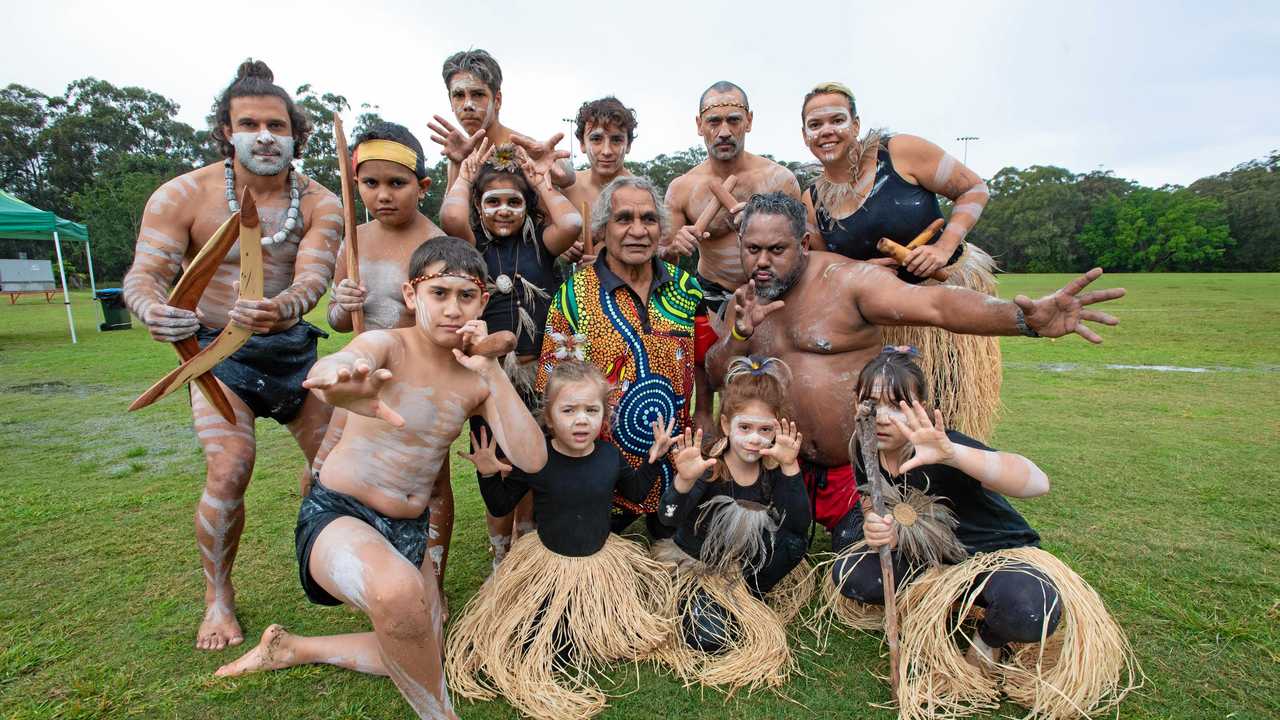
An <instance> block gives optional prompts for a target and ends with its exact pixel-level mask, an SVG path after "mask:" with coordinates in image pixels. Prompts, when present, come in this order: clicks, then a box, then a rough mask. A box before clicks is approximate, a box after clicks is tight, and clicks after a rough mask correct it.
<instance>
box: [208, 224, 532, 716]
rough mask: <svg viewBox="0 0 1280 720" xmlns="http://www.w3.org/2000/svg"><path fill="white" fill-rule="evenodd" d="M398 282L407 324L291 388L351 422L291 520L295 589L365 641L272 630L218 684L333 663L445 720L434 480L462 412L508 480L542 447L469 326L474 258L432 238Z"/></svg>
mask: <svg viewBox="0 0 1280 720" xmlns="http://www.w3.org/2000/svg"><path fill="white" fill-rule="evenodd" d="M409 277H410V279H409V280H408V282H406V283H405V284H404V286H403V288H402V290H403V293H404V300H405V305H406V306H408V308H409V311H410V312H412V313H413V314H414V318H415V324H414V325H413V326H412V327H407V328H397V329H392V330H374V331H370V332H366V333H364V334H363V335H361V336H359V337H358V338H356V339H355V340H353V341H352V342H351V344H349V345H347V346H346V347H345V348H344V349H343V350H342V351H341V352H338V353H335V354H333V355H330V356H328V357H326V358H324V359H322V360H320V361H319V362H317V363H316V365H315V367H313V368H312V369H311V372H310V373H309V374H308V376H307V380H306V381H305V382H304V383H303V385H304V386H305V387H307V388H310V389H312V390H315V391H316V393H317V394H319V395H320V397H321V398H322V399H323V400H324V401H325V402H327V403H330V404H332V405H334V406H336V407H341V408H345V409H347V410H348V411H349V412H350V413H351V415H350V416H349V418H348V420H347V426H346V429H345V431H344V432H343V435H342V439H341V440H340V441H339V442H338V444H337V445H336V446H335V447H334V449H333V451H332V452H331V453H330V454H329V457H328V458H327V459H326V461H325V463H324V467H323V468H322V469H321V471H320V476H319V479H318V481H317V482H316V484H315V487H314V488H313V489H312V490H311V493H310V494H309V495H307V497H306V498H305V499H304V500H303V502H302V507H301V509H300V510H299V512H298V526H297V530H296V541H297V554H298V570H299V575H300V577H301V580H302V587H303V590H305V591H306V594H307V597H308V598H309V599H310V600H311V601H312V602H314V603H317V604H321V605H338V604H341V603H346V604H348V605H350V606H352V607H354V608H357V609H359V610H360V611H362V612H364V613H365V614H366V615H368V616H369V619H370V620H371V621H372V622H373V632H368V633H354V634H349V635H333V636H327V637H301V636H296V635H291V634H289V633H287V632H285V630H284V628H283V627H281V626H279V625H272V626H270V627H268V628H267V629H266V631H264V632H263V634H262V641H261V642H260V643H259V644H258V646H257V647H255V648H254V649H253V650H251V651H249V652H248V653H247V654H245V655H244V656H243V657H241V658H240V659H239V660H237V661H235V662H233V663H230V664H228V665H224V666H223V667H221V668H219V669H218V671H217V675H219V676H222V677H227V676H234V675H240V674H244V673H248V672H253V671H256V670H277V669H280V668H285V667H291V666H293V665H301V664H305V663H327V664H330V665H338V666H340V667H345V668H350V669H352V670H357V671H359V672H365V673H372V674H377V675H389V676H391V679H392V680H393V681H395V684H396V687H398V688H399V689H400V694H401V695H403V696H404V698H405V700H407V701H408V702H409V704H410V705H411V706H412V707H413V709H414V711H415V712H417V714H418V716H419V717H423V718H428V717H429V718H453V717H455V715H454V712H453V708H452V707H451V705H450V703H449V697H448V693H447V691H446V690H445V680H444V671H443V669H442V666H441V658H440V652H441V638H442V629H441V625H442V620H441V603H440V598H439V591H438V588H437V584H436V582H435V579H434V576H433V571H432V567H431V564H430V560H429V559H426V560H424V557H425V554H426V544H427V527H428V525H427V521H428V517H427V516H428V514H429V512H428V509H427V507H428V506H427V503H428V500H429V499H430V497H431V486H432V483H433V482H434V480H435V477H436V471H437V470H438V469H439V467H440V465H441V464H442V463H444V462H447V460H448V454H449V446H450V444H451V443H452V442H453V440H454V439H455V438H456V437H458V433H459V432H461V430H462V425H463V423H464V422H466V420H467V418H468V417H469V416H470V415H472V414H473V413H477V414H479V415H481V416H483V417H484V419H485V422H486V423H488V424H489V427H490V428H492V431H493V436H494V438H495V439H496V441H497V443H498V445H499V446H500V447H501V448H502V450H503V452H504V453H506V456H507V458H508V460H509V462H510V463H511V464H512V465H515V466H516V467H518V468H520V469H521V470H524V471H525V472H528V473H536V472H537V471H539V470H541V469H542V466H543V465H544V464H546V462H547V450H546V445H545V443H544V441H543V439H542V433H541V432H540V430H539V427H538V423H537V421H535V420H534V419H533V416H532V415H530V414H529V410H528V409H527V408H526V407H525V405H524V403H523V402H522V401H521V400H520V397H519V395H517V394H516V391H515V388H513V387H512V386H511V382H510V380H508V379H507V376H506V374H505V373H504V372H503V371H502V367H501V366H500V365H499V364H498V361H497V360H495V359H494V357H495V356H499V355H501V354H505V353H506V352H508V351H510V349H511V347H510V345H511V344H512V343H513V341H514V338H512V337H511V336H510V335H509V334H504V335H505V340H506V342H505V343H504V342H503V339H504V338H499V337H497V336H493V337H490V336H489V335H488V332H487V330H486V328H485V324H484V322H483V321H481V320H479V319H478V318H479V317H480V314H481V312H483V310H484V307H485V303H486V302H487V301H488V299H489V296H488V294H487V293H486V292H485V291H484V282H485V264H484V259H483V258H482V257H481V256H480V254H479V253H478V252H476V250H475V248H473V247H471V245H469V244H468V243H467V242H465V241H463V240H459V239H458V238H453V237H439V238H433V239H431V240H428V241H427V242H425V243H423V244H422V246H421V247H419V248H418V249H417V250H416V251H415V252H414V254H413V258H412V259H411V260H410V263H409ZM500 345H501V346H502V347H497V346H500ZM490 346H494V347H492V348H491V347H490Z"/></svg>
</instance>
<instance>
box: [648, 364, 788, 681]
mask: <svg viewBox="0 0 1280 720" xmlns="http://www.w3.org/2000/svg"><path fill="white" fill-rule="evenodd" d="M790 380H791V371H790V369H788V368H787V366H786V364H785V363H783V362H782V361H781V360H778V359H775V358H754V357H753V358H735V359H734V360H733V361H732V362H731V363H730V365H729V370H728V373H727V374H726V381H725V386H724V389H723V391H722V393H721V405H720V417H721V420H720V424H721V430H722V431H723V432H724V436H725V437H724V439H723V440H721V441H720V442H719V443H717V444H716V446H715V447H714V448H712V450H711V451H710V453H709V455H710V457H709V458H707V459H703V456H702V450H701V441H702V431H701V430H699V431H698V432H697V433H696V434H695V433H693V432H692V431H691V430H689V429H686V430H685V432H684V435H683V436H682V437H681V438H679V439H678V440H677V441H676V455H675V465H676V472H677V478H676V480H675V481H674V482H673V483H672V485H671V487H669V488H668V489H667V490H666V492H665V493H664V494H663V497H662V504H661V507H660V511H659V517H660V518H661V519H662V521H663V522H664V523H665V524H667V525H670V526H672V527H675V528H676V533H675V536H674V538H673V539H672V540H665V541H661V542H659V543H657V544H656V545H655V546H654V555H655V557H657V558H658V559H660V560H662V561H664V562H665V563H666V564H667V565H668V567H669V568H670V570H671V572H672V574H673V576H674V577H675V595H674V597H673V599H672V607H671V611H672V614H673V615H675V616H677V617H678V618H679V623H680V625H679V627H678V628H677V629H676V631H675V632H674V633H673V635H672V637H671V639H670V640H669V641H668V642H667V644H666V645H665V646H664V647H663V649H662V652H661V659H662V660H663V661H664V662H665V663H667V664H669V665H670V666H671V667H672V668H673V669H674V670H675V671H676V673H677V674H678V675H680V676H681V677H682V678H683V679H685V680H686V681H687V682H700V683H702V684H704V685H711V686H729V687H741V686H746V687H749V688H755V687H758V686H761V685H765V686H773V687H776V686H778V685H781V684H782V683H783V682H784V681H785V680H786V678H787V675H788V674H789V672H790V671H791V669H792V668H793V666H794V661H793V659H792V657H791V652H790V649H789V648H788V647H787V635H786V630H785V626H786V623H787V622H788V621H790V620H791V619H792V618H793V617H794V616H795V615H796V613H797V612H798V611H799V610H800V608H801V607H802V606H803V605H804V604H805V603H807V602H808V599H809V597H810V595H811V594H812V592H813V583H812V582H811V579H810V578H811V575H810V573H809V572H808V571H807V566H806V565H804V555H805V551H806V549H807V547H808V539H807V533H808V529H809V523H810V522H811V510H810V506H809V499H808V496H807V494H806V492H805V488H804V481H803V479H802V476H801V473H800V465H799V463H798V460H797V454H798V453H799V450H800V441H801V436H800V433H799V432H797V431H796V427H795V423H792V422H790V421H788V420H787V419H785V418H786V416H787V415H789V414H790V413H789V409H788V403H787V401H786V396H787V385H788V384H789V382H790Z"/></svg>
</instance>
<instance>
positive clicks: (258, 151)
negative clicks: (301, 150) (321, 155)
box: [231, 129, 293, 175]
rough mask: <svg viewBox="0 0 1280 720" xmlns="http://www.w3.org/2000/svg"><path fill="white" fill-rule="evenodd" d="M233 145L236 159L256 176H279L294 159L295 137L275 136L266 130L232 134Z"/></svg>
mask: <svg viewBox="0 0 1280 720" xmlns="http://www.w3.org/2000/svg"><path fill="white" fill-rule="evenodd" d="M231 144H232V145H234V146H235V148H236V159H237V160H239V161H240V164H241V165H243V166H244V169H245V170H248V171H249V172H251V173H253V174H254V175H279V174H280V173H281V172H283V171H284V169H285V168H286V167H288V165H289V159H290V158H292V157H293V136H292V135H273V134H272V133H270V132H268V131H267V130H266V129H263V130H261V131H259V132H256V133H253V132H238V133H232V134H231Z"/></svg>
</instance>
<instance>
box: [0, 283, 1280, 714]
mask: <svg viewBox="0 0 1280 720" xmlns="http://www.w3.org/2000/svg"><path fill="white" fill-rule="evenodd" d="M1064 279H1065V276H1049V275H1033V276H1007V277H1005V278H1003V282H1002V294H1004V295H1005V296H1009V295H1011V294H1013V293H1015V292H1026V293H1028V294H1032V295H1037V294H1041V293H1043V292H1046V291H1049V290H1051V289H1053V288H1056V287H1058V286H1059V285H1060V284H1061V283H1062V282H1063V281H1064ZM1100 284H1102V285H1104V286H1114V285H1119V284H1123V285H1125V286H1126V287H1128V288H1129V291H1130V295H1129V297H1128V298H1126V299H1124V300H1122V301H1120V302H1119V303H1114V304H1113V305H1114V307H1113V308H1111V309H1112V311H1113V312H1114V313H1115V314H1116V315H1118V316H1119V317H1120V318H1121V319H1122V321H1123V324H1122V325H1121V326H1120V327H1119V328H1115V329H1109V330H1106V331H1105V332H1104V335H1105V337H1106V339H1107V342H1106V344H1105V345H1103V346H1101V347H1092V346H1089V345H1088V344H1087V343H1085V342H1083V341H1082V340H1081V339H1079V338H1073V339H1064V340H1059V341H1056V342H1049V341H1044V340H1025V339H1006V340H1005V341H1004V350H1005V359H1006V369H1005V389H1004V402H1005V405H1006V409H1005V413H1004V416H1003V420H1002V421H1001V422H1000V424H999V426H998V431H997V434H996V437H995V441H994V442H995V444H996V445H997V446H998V447H1002V448H1008V449H1014V450H1017V451H1018V452H1022V453H1024V454H1026V455H1028V456H1029V457H1032V458H1034V459H1035V460H1036V461H1037V462H1038V463H1040V465H1041V466H1042V467H1043V468H1045V470H1046V471H1047V472H1048V474H1049V476H1050V478H1051V479H1052V480H1053V491H1052V493H1051V494H1050V495H1048V496H1046V497H1043V498H1039V499H1036V500H1032V501H1027V502H1019V503H1017V504H1018V507H1019V508H1020V509H1021V510H1022V511H1023V512H1024V513H1025V514H1026V515H1027V517H1028V518H1029V519H1030V521H1031V522H1032V524H1033V525H1035V526H1036V527H1037V528H1038V529H1039V530H1040V532H1041V534H1042V535H1043V537H1044V542H1045V546H1046V548H1047V549H1049V550H1051V551H1053V552H1055V553H1057V554H1058V555H1059V556H1061V557H1062V558H1063V559H1064V560H1066V561H1067V562H1068V563H1069V564H1070V565H1072V567H1074V568H1075V569H1076V570H1077V571H1078V572H1079V573H1080V574H1081V575H1083V576H1084V577H1085V578H1086V579H1087V580H1089V582H1091V583H1092V584H1093V585H1094V587H1096V588H1097V589H1098V591H1099V592H1100V593H1101V594H1102V596H1103V597H1104V598H1105V600H1106V601H1107V603H1108V606H1109V607H1110V609H1111V611H1112V612H1113V613H1114V614H1115V616H1116V617H1117V618H1118V619H1119V621H1120V623H1121V625H1123V626H1124V628H1125V629H1126V630H1127V631H1128V633H1129V635H1130V637H1131V639H1132V641H1133V643H1134V646H1135V648H1136V650H1137V652H1138V655H1139V657H1140V660H1141V662H1142V664H1143V667H1144V669H1145V670H1146V673H1147V676H1148V682H1147V685H1146V686H1145V687H1144V688H1143V689H1142V690H1141V691H1139V692H1138V693H1136V694H1134V695H1132V696H1131V697H1130V698H1129V699H1128V700H1127V701H1126V702H1125V703H1124V705H1123V706H1122V707H1121V708H1120V715H1121V716H1122V717H1139V718H1175V717H1176V718H1209V717H1213V718H1219V717H1233V718H1268V717H1276V716H1280V630H1278V629H1277V628H1278V625H1280V564H1278V562H1277V552H1278V551H1280V539H1278V536H1277V529H1278V528H1280V522H1278V521H1277V518H1280V500H1278V499H1277V494H1278V493H1280V483H1277V481H1276V468H1277V467H1278V466H1280V450H1278V448H1280V442H1278V441H1280V412H1278V411H1280V402H1278V401H1277V390H1278V389H1280V350H1277V347H1280V278H1278V277H1277V276H1275V275H1145V276H1134V275H1130V276H1118V277H1111V276H1108V277H1106V278H1104V280H1103V281H1102V282H1101V283H1100ZM74 309H75V312H76V316H77V323H78V329H79V332H80V338H81V342H80V344H79V345H76V346H72V345H71V344H70V342H69V340H68V337H67V331H66V323H65V317H64V315H63V313H62V308H61V307H60V306H58V305H45V304H44V303H43V302H36V301H32V300H30V299H26V300H24V301H23V302H22V303H20V304H19V305H17V306H8V305H4V304H0V458H2V459H3V463H0V488H3V493H0V498H2V501H0V538H3V548H4V549H3V551H2V552H0V716H4V717H8V718H122V717H146V718H152V717H178V718H205V717H209V718H213V717H219V718H221V717H234V718H300V717H317V718H319V717H325V718H329V717H339V718H403V717H408V716H409V712H408V710H407V708H406V706H405V705H404V704H403V703H402V701H401V700H400V698H399V696H398V694H397V693H396V691H395V689H394V687H393V686H392V685H391V683H390V682H389V681H387V680H385V679H383V678H375V677H366V676H361V675H358V674H356V673H351V672H347V671H343V670H338V669H335V668H329V667H302V668H295V669H291V670H288V671H284V672H277V673H265V674H259V675H255V676H251V677H246V678H242V679H238V680H234V681H223V680H215V679H214V678H213V677H212V672H213V670H214V669H215V668H216V667H217V666H218V665H220V664H222V663H224V662H226V661H228V660H230V659H232V658H234V657H236V656H238V655H239V654H240V653H241V652H242V651H243V649H242V648H236V649H230V650H226V651H223V652H219V653H200V652H197V651H195V650H194V649H193V648H192V639H193V632H194V629H195V624H196V622H197V621H198V619H199V617H200V614H201V602H200V598H201V589H202V578H201V572H200V567H199V565H198V563H197V562H196V552H195V547H194V543H193V541H192V520H191V517H192V507H193V504H194V502H195V500H196V498H197V497H198V495H199V493H200V487H201V483H202V479H203V468H202V464H201V457H200V453H199V450H198V447H197V445H196V441H195V438H194V435H193V434H192V432H191V430H190V423H189V415H188V409H187V407H186V405H185V403H184V402H183V401H182V400H180V399H176V398H171V399H167V400H165V401H162V402H161V403H159V404H158V405H156V406H154V407H152V408H149V409H147V410H145V411H143V412H139V413H133V414H127V413H125V407H126V406H127V405H128V403H129V401H130V400H132V398H133V397H135V396H136V395H137V394H138V393H139V392H141V391H142V390H143V389H144V388H145V387H146V386H147V385H148V384H149V383H150V382H151V381H152V380H154V379H155V378H157V377H159V376H160V375H161V374H163V373H164V372H165V371H166V370H168V369H169V368H170V367H171V366H172V362H173V357H172V354H171V353H170V352H168V351H167V350H166V349H164V348H162V347H160V346H159V345H156V344H155V343H152V342H150V341H149V340H148V339H147V336H146V334H145V332H144V331H143V330H142V329H141V328H139V327H137V326H136V323H135V327H134V329H133V330H131V331H127V332H111V333H98V332H97V331H96V323H97V322H98V320H99V318H98V309H97V308H96V307H95V306H94V305H93V303H92V302H91V301H90V300H89V299H88V297H87V294H86V293H81V294H78V295H77V296H76V297H75V299H74ZM317 315H318V314H317ZM321 322H322V321H320V320H319V319H317V324H320V323H321ZM342 342H343V338H342V336H336V335H335V337H334V338H331V339H330V340H328V341H325V342H324V344H323V346H322V350H323V351H325V352H331V351H333V350H334V349H336V348H338V347H340V346H341V344H342ZM1107 365H1168V366H1178V367H1198V368H1206V369H1207V371H1206V372H1201V373H1193V372H1159V371H1144V370H1132V369H1109V368H1107V367H1106V366H1107ZM259 441H260V448H261V450H260V454H259V459H258V464H257V470H256V472H255V477H254V481H253V483H252V485H251V486H250V490H249V494H248V498H247V506H248V528H247V531H246V532H245V536H244V540H243V542H242V544H241V551H240V560H239V562H238V563H237V566H236V573H235V578H236V580H237V584H238V587H239V591H240V619H241V622H242V623H243V624H244V627H245V631H246V633H247V636H248V637H249V643H250V644H251V643H252V642H253V641H254V640H256V636H257V634H258V633H260V632H261V631H262V629H263V628H264V627H265V626H266V625H267V624H269V623H271V622H281V623H283V624H284V625H285V626H287V627H289V628H290V629H291V630H293V631H296V632H300V633H308V634H313V633H330V632H350V631H357V630H362V629H364V628H365V627H366V626H365V621H364V620H363V618H361V617H360V616H357V615H354V614H352V613H350V612H347V611H345V610H342V609H325V608H320V607H317V606H312V605H310V604H308V603H307V601H306V600H305V599H304V598H303V596H302V593H301V591H300V589H299V587H298V581H297V572H296V565H295V560H294V555H293V533H292V528H293V523H294V519H295V515H296V510H297V503H298V497H297V490H296V478H297V475H298V471H299V468H300V467H301V456H300V453H299V452H298V450H297V448H296V446H295V445H294V444H293V441H292V440H291V439H290V438H289V436H288V434H287V432H285V431H284V430H282V429H280V428H276V427H273V426H272V424H270V423H260V425H259ZM454 487H455V490H456V494H457V502H458V513H457V516H458V521H457V528H456V531H455V535H454V545H453V552H452V555H451V558H450V563H449V576H448V595H449V600H450V604H451V606H452V607H453V608H454V609H455V610H456V609H460V608H461V607H462V605H463V603H464V602H465V601H466V599H467V598H468V597H469V596H470V595H471V594H472V593H473V592H475V590H476V588H477V587H478V586H479V584H480V582H481V581H482V580H483V578H484V575H485V573H486V571H487V569H488V565H489V559H488V555H487V553H486V546H487V541H486V535H485V532H484V529H483V522H482V521H481V503H480V499H479V496H478V493H477V492H476V489H475V486H474V484H473V483H472V482H471V481H470V473H468V472H466V471H465V470H464V469H463V468H462V467H461V466H459V465H457V464H455V480H454ZM819 538H820V539H819V541H818V543H817V545H816V549H826V548H827V547H828V544H827V540H826V539H825V537H823V536H822V535H821V534H820V535H819ZM806 639H807V638H806V636H805V635H804V634H803V633H800V634H798V635H797V641H798V643H802V642H804V641H805V640H806ZM800 657H801V663H802V667H803V670H804V675H803V676H800V677H797V678H796V679H795V680H794V681H793V682H792V683H791V684H790V685H789V686H788V687H787V688H786V690H785V697H782V696H779V695H775V694H771V693H757V694H755V695H751V696H747V695H740V696H734V697H733V698H730V699H726V698H725V697H724V696H722V695H719V694H717V693H714V692H702V691H698V690H686V689H684V688H682V687H681V686H680V685H679V684H678V683H676V682H674V681H673V680H671V679H669V678H666V677H662V676H660V675H658V674H655V673H654V672H652V671H651V670H649V669H641V670H640V671H639V672H638V674H637V673H636V672H635V671H634V670H630V669H624V670H619V671H618V672H617V673H616V674H615V675H614V679H615V680H616V682H617V684H618V685H617V687H618V690H619V691H622V692H627V693H628V694H626V695H625V696H624V697H620V698H618V699H617V700H616V701H614V703H613V706H612V707H611V708H610V710H609V711H607V712H606V713H605V715H604V716H603V717H606V718H653V717H657V716H665V717H673V718H674V717H735V718H775V717H805V716H812V717H837V716H839V717H879V718H890V717H893V713H892V712H890V711H887V710H883V709H877V708H874V707H872V706H871V705H870V703H883V702H885V701H886V700H888V697H889V693H888V689H887V687H886V685H884V684H883V683H882V682H880V681H879V680H877V679H876V677H875V674H876V673H883V672H884V671H885V668H886V662H885V660H884V659H883V658H882V657H881V655H880V648H879V646H878V643H877V641H876V640H875V639H873V638H871V637H869V636H856V637H851V636H843V637H839V638H838V639H837V640H836V641H834V642H832V644H831V645H830V647H829V648H828V650H827V652H826V654H825V655H822V656H814V655H811V654H808V653H805V652H801V653H800ZM458 705H459V710H460V713H461V714H462V715H463V716H464V717H471V718H490V717H498V718H506V717H514V714H513V713H512V712H511V710H510V709H509V708H508V707H507V706H506V705H505V704H503V703H501V702H498V703H490V704H479V705H473V704H470V703H466V702H459V703H458ZM1015 711H1016V708H1014V707H1013V706H1006V707H1005V708H1003V713H1002V714H1008V713H1012V712H1015Z"/></svg>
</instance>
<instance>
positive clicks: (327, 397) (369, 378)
mask: <svg viewBox="0 0 1280 720" xmlns="http://www.w3.org/2000/svg"><path fill="white" fill-rule="evenodd" d="M316 368H318V369H319V372H315V371H313V372H312V374H311V375H310V376H309V377H308V378H307V379H306V380H304V381H303V382H302V387H304V388H307V389H309V390H315V391H316V394H317V395H319V396H320V399H321V400H323V401H325V402H327V403H329V404H330V405H333V406H335V407H341V408H346V409H347V410H349V411H350V412H353V413H356V414H357V415H364V416H366V417H372V418H378V419H380V420H385V421H387V422H389V423H391V424H392V425H394V426H395V427H398V428H399V427H404V418H402V417H400V414H399V413H397V412H396V411H395V410H392V409H391V408H389V407H387V406H386V405H384V404H383V402H382V401H381V400H379V399H378V394H379V393H380V392H381V391H382V386H383V385H385V384H386V383H387V381H388V380H390V379H391V371H390V370H388V369H386V368H379V369H377V370H374V369H373V368H372V366H371V365H369V362H368V361H367V360H364V359H358V360H356V361H355V362H353V363H351V364H344V363H342V362H340V361H330V362H327V363H324V364H323V365H317V366H316Z"/></svg>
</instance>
